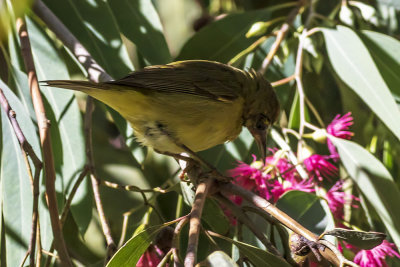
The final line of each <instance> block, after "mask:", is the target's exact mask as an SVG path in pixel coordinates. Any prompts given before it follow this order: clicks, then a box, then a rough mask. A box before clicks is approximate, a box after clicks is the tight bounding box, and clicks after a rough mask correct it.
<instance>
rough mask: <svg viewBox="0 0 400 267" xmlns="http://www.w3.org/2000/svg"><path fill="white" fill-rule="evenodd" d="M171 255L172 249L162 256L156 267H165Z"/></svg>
mask: <svg viewBox="0 0 400 267" xmlns="http://www.w3.org/2000/svg"><path fill="white" fill-rule="evenodd" d="M171 255H172V248H171V249H170V250H168V252H167V254H165V255H164V257H163V258H162V260H161V261H160V263H159V264H158V265H157V267H164V266H167V263H168V261H169V260H170V258H171Z"/></svg>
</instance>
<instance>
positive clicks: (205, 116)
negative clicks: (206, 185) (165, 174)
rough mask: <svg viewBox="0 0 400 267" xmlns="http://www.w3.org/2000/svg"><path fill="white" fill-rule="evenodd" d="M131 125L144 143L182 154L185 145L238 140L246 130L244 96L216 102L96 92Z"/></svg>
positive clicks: (202, 147)
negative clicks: (240, 134) (179, 145)
mask: <svg viewBox="0 0 400 267" xmlns="http://www.w3.org/2000/svg"><path fill="white" fill-rule="evenodd" d="M93 96H94V97H95V98H97V99H99V100H101V101H103V102H104V103H106V104H108V105H109V106H111V107H112V108H114V109H115V110H117V111H118V112H119V113H121V115H122V116H124V117H125V118H126V119H127V120H128V121H129V122H130V124H131V126H132V128H133V129H134V131H135V135H136V137H137V139H138V141H139V142H140V143H142V144H143V145H146V146H151V147H153V148H155V149H157V150H158V151H160V152H170V153H181V152H184V151H183V149H182V148H180V147H178V146H177V145H176V144H177V143H178V144H184V145H185V146H187V147H189V148H190V149H191V150H193V151H201V150H205V149H207V148H210V147H213V146H215V145H218V144H222V143H224V142H226V141H231V140H233V139H235V138H236V137H237V136H238V135H239V133H240V132H241V130H242V125H243V121H242V113H243V103H244V100H243V98H241V97H239V98H237V99H236V100H234V101H227V102H221V101H213V100H210V99H206V98H202V97H198V96H188V95H182V94H165V93H164V94H157V93H152V94H151V95H144V94H142V93H140V92H137V91H133V90H129V91H128V90H126V91H121V93H120V94H115V92H110V91H107V90H99V91H97V92H96V94H95V95H93Z"/></svg>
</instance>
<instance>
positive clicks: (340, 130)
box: [326, 112, 354, 159]
mask: <svg viewBox="0 0 400 267" xmlns="http://www.w3.org/2000/svg"><path fill="white" fill-rule="evenodd" d="M351 125H353V117H352V116H351V112H348V113H346V114H345V115H343V116H342V117H340V114H338V115H336V117H335V118H334V119H333V121H332V122H331V123H330V124H329V125H328V127H326V131H327V132H328V134H330V135H333V136H335V137H338V138H342V139H350V138H351V137H352V136H353V135H354V133H352V132H350V131H348V129H349V127H350V126H351ZM327 143H328V149H329V151H330V152H331V154H332V156H333V157H334V158H336V159H337V158H339V155H338V153H337V151H336V148H335V146H334V145H333V143H332V142H331V141H330V140H329V139H328V141H327Z"/></svg>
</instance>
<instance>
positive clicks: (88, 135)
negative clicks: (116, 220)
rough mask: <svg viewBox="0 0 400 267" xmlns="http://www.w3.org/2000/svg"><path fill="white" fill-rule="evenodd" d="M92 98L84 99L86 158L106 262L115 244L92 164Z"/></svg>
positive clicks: (113, 251) (113, 250) (114, 249)
mask: <svg viewBox="0 0 400 267" xmlns="http://www.w3.org/2000/svg"><path fill="white" fill-rule="evenodd" d="M93 108H94V106H93V99H92V98H91V97H88V98H87V101H86V113H85V120H84V125H85V139H86V158H87V162H88V164H89V170H90V180H91V181H92V188H93V195H94V200H95V203H96V207H97V212H98V214H99V218H100V222H101V228H102V229H103V234H104V237H105V238H106V242H107V257H106V259H105V262H108V261H109V260H110V259H111V257H112V255H113V254H114V253H115V251H116V245H115V243H114V239H113V238H112V235H111V229H110V226H109V224H108V221H107V217H106V215H105V212H104V208H103V204H102V202H101V197H100V180H99V179H98V177H97V174H96V169H95V166H94V158H93V149H92V148H93V145H92V112H93Z"/></svg>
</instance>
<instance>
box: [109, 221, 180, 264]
mask: <svg viewBox="0 0 400 267" xmlns="http://www.w3.org/2000/svg"><path fill="white" fill-rule="evenodd" d="M174 223H176V221H172V222H167V223H164V224H161V225H156V226H152V227H149V228H147V229H144V230H143V231H141V232H140V233H138V234H135V235H134V236H133V237H132V238H131V239H129V240H128V241H127V242H126V243H125V244H124V245H123V246H122V247H121V248H120V249H119V250H118V251H117V252H116V253H115V254H114V256H113V257H112V258H111V260H110V261H109V262H108V264H107V267H120V266H136V263H137V262H138V260H139V259H140V257H141V256H142V255H143V253H144V252H145V251H146V250H147V248H148V247H149V245H150V243H151V242H152V241H153V240H154V238H155V237H156V236H157V234H158V233H159V232H160V231H161V230H162V229H164V228H165V227H167V226H169V225H171V224H174Z"/></svg>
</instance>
